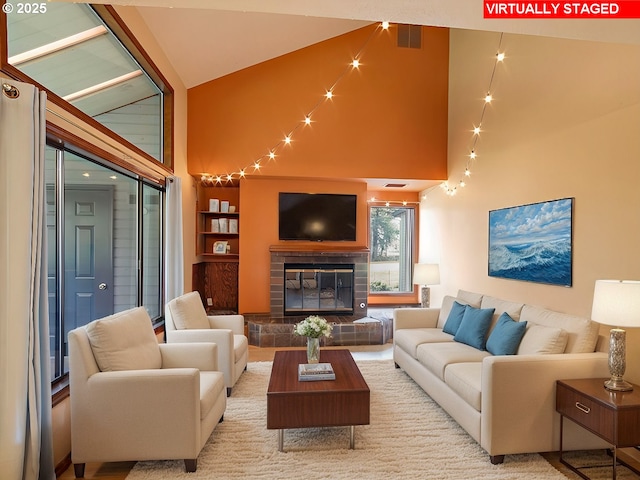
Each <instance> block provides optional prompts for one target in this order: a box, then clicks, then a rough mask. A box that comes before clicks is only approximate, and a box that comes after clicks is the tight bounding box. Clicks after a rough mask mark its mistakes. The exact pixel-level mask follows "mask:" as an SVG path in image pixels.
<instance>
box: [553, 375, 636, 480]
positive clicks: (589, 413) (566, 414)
mask: <svg viewBox="0 0 640 480" xmlns="http://www.w3.org/2000/svg"><path fill="white" fill-rule="evenodd" d="M605 380H607V379H606V378H597V379H592V378H589V379H574V380H558V381H557V382H556V411H557V412H558V413H559V414H560V462H561V463H562V464H564V465H566V466H567V467H569V468H570V469H571V470H572V471H574V472H575V473H577V474H578V475H580V476H581V477H582V478H587V479H588V478H589V477H588V476H586V475H585V474H583V473H582V472H581V471H579V469H580V468H584V467H575V466H574V465H571V464H570V463H569V462H567V461H566V460H564V458H563V451H562V442H563V439H562V433H563V432H562V429H563V421H564V419H565V418H568V419H570V420H572V421H573V422H575V423H577V424H578V425H580V426H581V427H583V428H585V429H586V430H588V431H590V432H591V433H594V434H595V435H597V436H598V437H600V438H602V439H603V440H606V441H607V442H609V443H610V444H611V445H612V447H613V448H612V457H613V458H612V463H611V469H612V478H613V479H614V480H615V478H616V466H617V464H618V463H620V464H622V465H625V466H626V467H627V468H630V469H632V470H633V471H634V472H636V473H639V472H638V471H637V470H636V469H634V468H633V467H631V466H630V465H628V464H627V463H625V462H623V461H621V460H619V459H618V458H617V449H618V448H619V447H635V446H637V445H640V387H638V386H637V385H634V389H633V391H630V392H611V391H609V390H606V389H605V388H604V382H605Z"/></svg>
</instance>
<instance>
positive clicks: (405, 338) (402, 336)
mask: <svg viewBox="0 0 640 480" xmlns="http://www.w3.org/2000/svg"><path fill="white" fill-rule="evenodd" d="M439 342H453V335H449V334H448V333H444V332H443V331H442V330H441V329H439V328H401V329H399V330H396V331H395V332H394V333H393V343H394V344H395V345H396V346H398V347H400V348H401V349H402V350H404V351H405V352H407V353H408V354H409V355H411V356H412V357H413V358H418V357H417V353H416V349H417V348H418V346H420V345H422V344H423V343H439Z"/></svg>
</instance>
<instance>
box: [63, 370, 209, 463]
mask: <svg viewBox="0 0 640 480" xmlns="http://www.w3.org/2000/svg"><path fill="white" fill-rule="evenodd" d="M71 390H72V394H71V402H72V409H73V418H72V422H71V427H72V441H73V442H74V455H75V457H76V458H82V457H84V456H86V452H85V451H91V449H92V448H94V449H95V448H97V447H95V445H96V444H98V445H99V444H101V443H103V442H104V449H105V451H110V450H114V449H115V450H122V449H123V448H126V449H129V450H132V451H138V450H141V449H144V448H145V447H144V445H146V444H147V443H148V442H145V440H144V439H145V438H149V437H152V438H155V439H157V441H158V442H159V443H160V445H161V446H160V448H165V447H164V444H165V443H167V444H171V445H173V447H172V448H173V449H174V450H175V445H180V448H184V449H185V451H191V452H194V453H195V452H197V451H198V450H199V448H200V444H199V443H200V372H199V371H198V370H197V369H195V368H173V369H167V370H163V369H151V370H128V371H118V372H99V373H96V374H94V375H91V377H90V378H88V379H87V381H86V383H85V384H84V385H82V386H81V387H80V389H79V390H74V388H73V385H72V389H71ZM114 438H117V439H119V440H118V442H125V443H124V444H123V443H118V444H117V446H113V447H111V446H110V445H111V443H112V442H113V439H114ZM156 448H158V446H157V445H156ZM105 455H107V453H105ZM145 455H146V453H145ZM105 458H108V456H106V457H105ZM185 458H189V457H185Z"/></svg>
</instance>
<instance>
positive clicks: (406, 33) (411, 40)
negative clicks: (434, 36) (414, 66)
mask: <svg viewBox="0 0 640 480" xmlns="http://www.w3.org/2000/svg"><path fill="white" fill-rule="evenodd" d="M398 46H399V47H405V48H421V47H422V25H404V24H399V25H398Z"/></svg>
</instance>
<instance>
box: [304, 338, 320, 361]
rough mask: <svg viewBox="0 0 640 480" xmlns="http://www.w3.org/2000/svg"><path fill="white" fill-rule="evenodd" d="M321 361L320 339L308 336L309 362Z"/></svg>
mask: <svg viewBox="0 0 640 480" xmlns="http://www.w3.org/2000/svg"><path fill="white" fill-rule="evenodd" d="M318 362H320V339H319V338H314V337H307V363H318Z"/></svg>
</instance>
